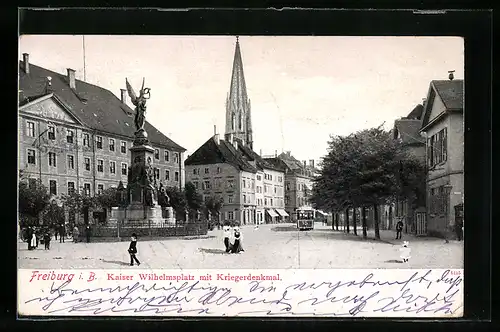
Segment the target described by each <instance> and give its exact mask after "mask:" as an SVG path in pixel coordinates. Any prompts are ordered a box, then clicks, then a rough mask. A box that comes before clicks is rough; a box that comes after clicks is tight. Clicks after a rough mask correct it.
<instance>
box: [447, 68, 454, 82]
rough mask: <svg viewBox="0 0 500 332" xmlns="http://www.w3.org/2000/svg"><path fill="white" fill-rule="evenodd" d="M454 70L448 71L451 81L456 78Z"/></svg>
mask: <svg viewBox="0 0 500 332" xmlns="http://www.w3.org/2000/svg"><path fill="white" fill-rule="evenodd" d="M454 72H455V71H454V70H449V71H448V78H449V79H450V81H453V79H454V78H455V76H454V75H453V73H454Z"/></svg>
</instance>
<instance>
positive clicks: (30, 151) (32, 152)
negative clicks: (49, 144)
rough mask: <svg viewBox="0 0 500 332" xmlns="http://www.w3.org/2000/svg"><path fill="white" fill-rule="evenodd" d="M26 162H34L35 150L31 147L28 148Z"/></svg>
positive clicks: (32, 163)
mask: <svg viewBox="0 0 500 332" xmlns="http://www.w3.org/2000/svg"><path fill="white" fill-rule="evenodd" d="M28 164H31V165H35V164H36V152H35V150H33V149H28Z"/></svg>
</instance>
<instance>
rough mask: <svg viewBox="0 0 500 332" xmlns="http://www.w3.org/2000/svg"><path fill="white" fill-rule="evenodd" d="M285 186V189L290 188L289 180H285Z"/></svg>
mask: <svg viewBox="0 0 500 332" xmlns="http://www.w3.org/2000/svg"><path fill="white" fill-rule="evenodd" d="M285 188H286V190H290V182H287V183H286V184H285Z"/></svg>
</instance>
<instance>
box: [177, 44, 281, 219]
mask: <svg viewBox="0 0 500 332" xmlns="http://www.w3.org/2000/svg"><path fill="white" fill-rule="evenodd" d="M225 130H226V132H225V135H224V138H223V139H222V138H221V137H220V136H219V134H217V133H214V136H213V137H211V138H210V139H209V140H208V141H206V142H205V143H204V144H203V145H202V146H201V147H199V148H198V149H197V150H196V151H195V152H194V153H193V154H192V155H190V156H188V158H187V159H186V161H185V168H186V181H190V182H193V184H194V185H195V187H196V188H198V189H199V190H200V192H201V193H202V194H203V196H204V197H205V198H206V197H208V196H211V195H214V196H219V197H222V198H223V200H224V205H223V207H222V211H221V212H222V213H221V214H220V219H221V220H220V221H225V220H227V221H231V222H234V221H236V222H240V223H242V224H249V223H264V222H268V223H274V222H280V221H283V220H285V218H287V217H288V214H287V213H286V212H285V210H284V207H285V204H284V169H282V168H280V167H278V166H276V165H273V164H272V163H269V162H267V161H266V160H264V159H263V158H261V157H260V155H258V154H257V153H255V152H254V151H253V136H252V122H251V109H250V100H249V99H248V96H247V90H246V83H245V76H244V74H243V63H242V59H241V50H240V44H239V42H238V40H237V41H236V47H235V53H234V62H233V71H232V76H231V87H230V91H229V95H228V97H227V99H226V126H225Z"/></svg>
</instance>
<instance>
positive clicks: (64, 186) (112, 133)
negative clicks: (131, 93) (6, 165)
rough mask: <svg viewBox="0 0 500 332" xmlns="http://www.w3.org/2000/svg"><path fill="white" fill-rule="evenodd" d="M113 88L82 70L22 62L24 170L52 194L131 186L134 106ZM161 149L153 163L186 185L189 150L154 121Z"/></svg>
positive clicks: (168, 178) (166, 178) (167, 178)
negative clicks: (82, 75) (79, 75)
mask: <svg viewBox="0 0 500 332" xmlns="http://www.w3.org/2000/svg"><path fill="white" fill-rule="evenodd" d="M126 97H127V92H126V90H124V89H122V91H121V98H118V97H116V96H115V95H114V94H113V93H112V92H111V91H108V90H106V89H104V88H101V87H98V86H95V85H92V84H89V83H87V82H84V81H81V80H77V79H75V71H74V70H72V69H68V70H67V74H66V75H63V74H59V73H56V72H53V71H50V70H47V69H45V68H42V67H39V66H36V65H33V64H30V63H29V55H28V54H24V55H23V60H22V61H20V63H19V117H18V130H19V168H20V170H22V171H23V173H24V174H26V176H27V177H28V178H31V179H41V181H42V183H43V184H44V185H46V186H47V187H48V188H49V190H50V193H51V194H52V195H60V194H66V193H70V192H72V191H74V190H77V191H79V192H82V193H84V194H86V195H94V194H96V193H98V192H100V191H102V190H104V189H107V188H110V187H116V186H118V184H119V182H120V181H122V183H123V184H124V185H126V184H127V174H128V168H129V163H130V151H129V148H130V147H131V146H132V141H133V137H134V131H135V127H134V112H135V111H134V110H133V109H131V108H130V107H129V106H128V105H127V98H126ZM145 129H146V131H147V133H148V135H149V140H150V142H151V145H152V146H153V147H154V149H155V154H154V162H153V166H154V167H155V172H156V176H157V178H158V179H159V180H160V181H162V182H163V184H164V185H166V186H176V187H182V186H183V184H184V163H183V153H184V152H185V149H184V148H183V147H181V146H180V145H178V144H177V143H175V142H173V141H172V140H171V139H169V138H168V137H166V136H165V135H164V134H162V133H161V132H160V131H159V130H158V129H156V128H155V127H154V126H153V125H151V124H150V123H148V122H146V124H145Z"/></svg>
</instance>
